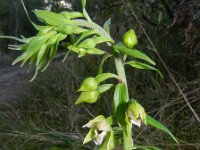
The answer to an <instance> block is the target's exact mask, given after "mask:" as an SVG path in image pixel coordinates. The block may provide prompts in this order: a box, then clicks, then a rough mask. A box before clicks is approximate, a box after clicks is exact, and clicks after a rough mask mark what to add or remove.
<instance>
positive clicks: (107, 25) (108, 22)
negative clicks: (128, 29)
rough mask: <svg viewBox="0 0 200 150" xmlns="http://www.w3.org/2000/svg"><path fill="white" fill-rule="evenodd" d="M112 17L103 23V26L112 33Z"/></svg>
mask: <svg viewBox="0 0 200 150" xmlns="http://www.w3.org/2000/svg"><path fill="white" fill-rule="evenodd" d="M110 25H111V18H109V19H108V20H107V21H106V22H105V23H104V25H103V28H104V29H105V30H106V32H108V33H109V34H110Z"/></svg>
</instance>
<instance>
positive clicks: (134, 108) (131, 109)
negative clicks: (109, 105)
mask: <svg viewBox="0 0 200 150" xmlns="http://www.w3.org/2000/svg"><path fill="white" fill-rule="evenodd" d="M127 115H128V117H129V118H130V122H131V123H132V124H134V125H136V126H138V127H140V126H141V123H142V122H143V123H144V124H146V113H145V110H144V108H143V107H142V106H141V105H140V104H139V103H138V102H137V101H136V100H131V101H130V103H129V106H128V109H127Z"/></svg>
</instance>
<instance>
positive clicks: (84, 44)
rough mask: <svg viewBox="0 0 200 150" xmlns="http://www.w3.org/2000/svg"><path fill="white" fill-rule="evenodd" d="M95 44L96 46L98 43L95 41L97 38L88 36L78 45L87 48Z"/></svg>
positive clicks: (93, 46)
mask: <svg viewBox="0 0 200 150" xmlns="http://www.w3.org/2000/svg"><path fill="white" fill-rule="evenodd" d="M95 46H96V43H95V40H94V39H93V38H88V39H86V40H85V41H83V42H82V43H80V44H79V45H78V47H80V48H86V49H88V48H95Z"/></svg>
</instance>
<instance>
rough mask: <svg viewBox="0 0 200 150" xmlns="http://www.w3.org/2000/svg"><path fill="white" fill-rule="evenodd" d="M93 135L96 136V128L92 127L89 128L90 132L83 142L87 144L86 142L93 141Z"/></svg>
mask: <svg viewBox="0 0 200 150" xmlns="http://www.w3.org/2000/svg"><path fill="white" fill-rule="evenodd" d="M93 137H94V128H91V129H90V130H89V132H88V134H87V135H86V136H85V138H84V141H83V144H86V143H88V142H90V141H92V140H93Z"/></svg>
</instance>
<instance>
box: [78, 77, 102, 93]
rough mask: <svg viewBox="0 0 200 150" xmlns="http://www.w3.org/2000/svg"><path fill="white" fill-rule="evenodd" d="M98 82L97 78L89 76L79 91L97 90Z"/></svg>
mask: <svg viewBox="0 0 200 150" xmlns="http://www.w3.org/2000/svg"><path fill="white" fill-rule="evenodd" d="M97 87H98V83H97V81H96V79H95V78H93V77H89V78H87V79H85V80H84V81H83V83H82V84H81V86H80V88H79V90H78V91H96V90H97Z"/></svg>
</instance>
